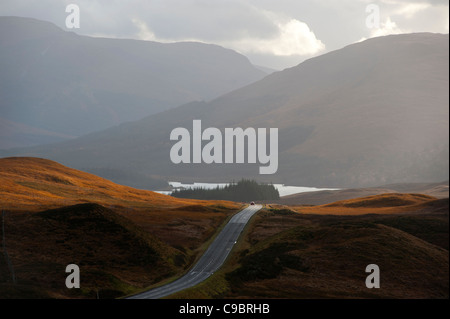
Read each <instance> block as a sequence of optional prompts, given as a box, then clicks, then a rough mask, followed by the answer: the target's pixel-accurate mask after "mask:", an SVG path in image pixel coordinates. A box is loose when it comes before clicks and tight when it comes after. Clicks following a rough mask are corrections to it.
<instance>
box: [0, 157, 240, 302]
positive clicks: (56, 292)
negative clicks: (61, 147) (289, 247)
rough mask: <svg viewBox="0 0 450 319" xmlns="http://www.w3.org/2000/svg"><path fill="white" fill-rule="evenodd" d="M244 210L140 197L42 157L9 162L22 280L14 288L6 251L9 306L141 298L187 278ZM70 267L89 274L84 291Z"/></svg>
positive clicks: (1, 178)
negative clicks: (68, 283) (20, 301)
mask: <svg viewBox="0 0 450 319" xmlns="http://www.w3.org/2000/svg"><path fill="white" fill-rule="evenodd" d="M241 207H242V205H241V204H239V203H233V202H226V201H200V200H184V199H183V200H182V199H176V198H173V197H170V196H166V195H161V194H158V193H154V192H151V191H144V190H138V189H133V188H130V187H126V186H122V185H118V184H115V183H112V182H110V181H108V180H105V179H103V178H100V177H98V176H95V175H92V174H89V173H85V172H82V171H79V170H75V169H71V168H69V167H66V166H63V165H61V164H59V163H56V162H53V161H50V160H46V159H41V158H18V157H17V158H3V159H0V210H1V212H3V211H4V212H5V215H4V216H5V218H4V227H5V233H4V234H5V238H6V249H7V252H8V255H9V257H10V260H11V262H12V265H13V267H14V271H15V275H16V279H17V284H15V285H13V284H12V276H11V274H10V271H9V269H8V264H7V262H6V259H5V256H6V254H4V252H3V243H2V246H0V247H1V248H0V249H1V252H2V253H1V254H0V257H1V258H0V298H96V296H97V291H98V293H99V295H100V298H114V297H119V296H124V295H126V294H129V293H132V292H136V291H137V290H139V289H143V288H145V287H148V286H149V285H152V284H155V283H157V282H160V281H161V280H166V279H167V278H170V277H172V276H176V275H179V274H180V273H182V272H183V271H185V269H186V268H187V267H189V266H190V265H191V264H192V262H194V261H195V259H196V258H197V257H198V255H199V254H201V253H202V252H203V250H204V248H205V243H207V242H208V241H209V240H210V239H211V237H212V236H213V235H214V234H215V233H216V231H217V229H219V228H220V226H221V225H222V224H223V223H224V222H225V221H226V220H227V218H229V217H230V216H231V215H232V214H233V213H235V212H236V211H237V210H239V209H240V208H241ZM2 226H3V224H2ZM2 236H3V232H2ZM1 241H2V239H0V242H1ZM70 263H76V264H78V265H79V266H80V267H81V269H82V278H83V279H82V285H83V287H82V288H83V289H81V290H77V291H68V290H67V289H65V286H64V282H65V276H66V274H65V272H64V269H65V266H66V265H68V264H70Z"/></svg>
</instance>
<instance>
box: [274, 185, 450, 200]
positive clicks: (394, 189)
mask: <svg viewBox="0 0 450 319" xmlns="http://www.w3.org/2000/svg"><path fill="white" fill-rule="evenodd" d="M386 193H417V194H424V195H429V196H433V197H436V198H448V197H449V189H448V182H443V183H431V184H429V183H410V184H397V185H385V186H380V187H369V188H349V189H340V190H326V191H317V192H308V193H299V194H293V195H289V196H284V197H282V198H281V199H280V200H278V201H276V203H278V204H281V205H291V206H295V205H324V204H329V203H333V202H337V201H341V200H346V199H353V198H359V197H367V196H373V195H380V194H386ZM272 203H274V201H272Z"/></svg>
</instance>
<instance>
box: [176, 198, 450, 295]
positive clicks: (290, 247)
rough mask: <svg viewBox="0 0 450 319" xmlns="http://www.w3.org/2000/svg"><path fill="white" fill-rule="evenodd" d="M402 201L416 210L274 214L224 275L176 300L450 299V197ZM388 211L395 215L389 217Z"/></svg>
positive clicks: (253, 231) (264, 216)
mask: <svg viewBox="0 0 450 319" xmlns="http://www.w3.org/2000/svg"><path fill="white" fill-rule="evenodd" d="M401 199H403V200H405V199H413V200H414V203H416V205H409V206H408V205H407V204H409V202H408V203H404V204H406V206H398V205H397V206H396V204H399V202H397V201H394V202H392V201H391V200H390V199H389V196H378V197H375V198H371V202H372V203H376V206H378V207H382V208H381V211H380V212H379V214H365V215H356V214H353V213H352V212H351V211H349V212H347V214H345V213H342V214H340V215H324V211H323V209H324V208H323V207H322V206H317V208H316V209H317V211H316V213H315V211H314V208H313V207H312V208H311V210H310V211H308V214H306V213H302V214H299V213H297V212H295V211H294V210H292V209H290V208H289V207H288V206H284V207H273V208H270V209H267V210H265V211H264V212H262V213H259V214H258V215H257V216H256V217H255V219H254V220H253V222H252V224H251V226H250V227H249V228H248V229H247V231H246V232H245V241H243V242H242V243H241V244H240V245H239V246H238V247H237V249H236V250H235V251H234V253H233V255H232V257H231V258H230V259H229V260H228V263H227V264H226V266H225V267H224V269H223V270H221V271H220V272H219V273H217V274H215V275H214V276H213V277H212V278H210V279H209V280H208V281H207V282H205V283H203V284H201V285H200V286H199V287H197V288H194V289H191V290H189V291H186V292H182V293H179V294H177V295H176V297H185V298H186V297H188V296H189V298H209V297H216V298H217V297H221V298H224V297H226V298H306V299H309V298H408V299H409V298H448V297H449V285H448V283H449V271H448V267H449V254H448V240H449V237H448V233H449V232H448V227H449V224H448V222H449V215H448V207H449V206H448V205H449V202H448V199H440V200H433V199H428V200H427V198H426V197H425V198H422V197H421V196H417V195H408V194H405V196H403V197H401ZM364 202H367V199H360V200H355V201H354V202H353V203H364ZM383 202H384V203H383ZM392 204H394V205H393V206H390V205H392ZM342 205H343V204H342V203H336V204H332V205H330V206H342ZM384 207H390V208H391V210H392V211H391V212H390V213H388V214H384V213H383V210H382V209H383V208H384ZM418 208H420V210H418ZM354 209H356V208H354ZM394 210H396V211H397V213H396V214H392V212H393V211H394ZM369 264H377V265H378V266H379V267H380V273H381V276H380V278H381V288H380V289H367V288H366V286H365V279H366V277H367V276H368V274H367V273H365V268H366V266H367V265H369Z"/></svg>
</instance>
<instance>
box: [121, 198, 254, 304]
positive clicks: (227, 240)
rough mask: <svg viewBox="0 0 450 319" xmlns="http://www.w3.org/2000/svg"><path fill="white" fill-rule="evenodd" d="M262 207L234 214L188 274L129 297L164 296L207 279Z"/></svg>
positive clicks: (252, 207)
mask: <svg viewBox="0 0 450 319" xmlns="http://www.w3.org/2000/svg"><path fill="white" fill-rule="evenodd" d="M261 208H262V205H250V206H248V207H247V208H245V209H243V210H242V211H240V212H239V213H237V214H236V215H234V216H233V217H232V218H231V219H230V221H229V222H228V223H227V224H226V225H225V227H224V228H223V229H222V231H221V232H220V233H219V235H217V237H216V239H215V240H214V241H213V243H212V244H211V245H210V246H209V247H208V249H207V250H206V252H205V253H204V254H203V256H202V257H201V258H200V260H199V261H198V262H197V263H196V264H195V266H194V267H192V269H191V270H190V271H189V272H188V273H187V274H186V275H184V276H183V277H181V278H179V279H177V280H176V281H174V282H171V283H169V284H167V285H164V286H161V287H158V288H155V289H152V290H148V291H146V292H142V293H140V294H137V295H134V296H131V297H129V298H128V299H159V298H163V297H166V296H169V295H172V294H174V293H176V292H179V291H181V290H184V289H187V288H190V287H193V286H195V285H197V284H199V283H200V282H202V281H204V280H205V279H207V278H208V277H209V276H211V275H212V274H213V273H214V272H215V271H217V270H218V269H219V268H220V267H221V266H222V264H223V263H224V262H225V259H227V257H228V254H229V253H230V251H231V249H232V248H233V245H234V244H235V243H236V241H237V239H238V238H239V235H240V234H241V232H242V230H243V229H244V227H245V225H246V224H247V222H248V221H249V220H250V218H251V217H252V216H253V215H254V214H255V213H257V212H258V211H259V210H260V209H261Z"/></svg>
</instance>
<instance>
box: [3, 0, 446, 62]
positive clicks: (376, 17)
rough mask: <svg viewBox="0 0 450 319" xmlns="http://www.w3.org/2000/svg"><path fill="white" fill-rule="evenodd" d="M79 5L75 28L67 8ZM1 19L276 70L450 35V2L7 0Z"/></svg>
mask: <svg viewBox="0 0 450 319" xmlns="http://www.w3.org/2000/svg"><path fill="white" fill-rule="evenodd" d="M69 4H76V5H77V6H78V7H79V8H80V28H78V29H68V28H67V27H66V23H65V21H66V18H67V16H68V15H69V14H70V13H67V12H66V6H67V5H69ZM0 16H21V17H32V18H36V19H40V20H44V21H49V22H52V23H54V24H56V25H57V26H59V27H61V28H62V29H64V30H67V31H73V32H76V33H77V34H80V35H88V36H95V37H108V38H127V39H139V40H147V41H158V42H167V43H170V42H180V41H199V42H204V43H213V44H217V45H221V46H223V47H226V48H229V49H233V50H235V51H237V52H239V53H242V54H243V55H245V56H247V57H248V58H249V60H250V61H251V62H252V63H253V64H256V65H260V66H265V67H269V68H272V69H276V70H282V69H284V68H288V67H292V66H295V65H297V64H299V63H301V62H303V61H304V60H306V59H309V58H311V57H314V56H317V55H321V54H324V53H326V52H329V51H333V50H336V49H340V48H342V47H344V46H346V45H349V44H352V43H355V42H358V41H362V40H365V39H368V38H371V37H376V36H384V35H389V34H398V33H412V32H434V33H448V30H449V1H448V0H415V1H400V0H378V1H376V0H373V1H372V0H245V1H244V0H1V1H0Z"/></svg>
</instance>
